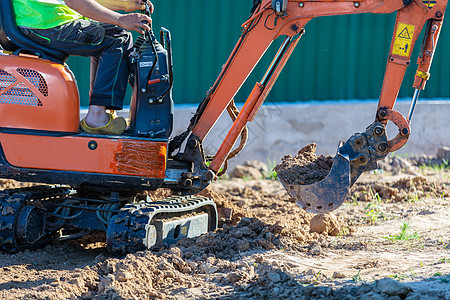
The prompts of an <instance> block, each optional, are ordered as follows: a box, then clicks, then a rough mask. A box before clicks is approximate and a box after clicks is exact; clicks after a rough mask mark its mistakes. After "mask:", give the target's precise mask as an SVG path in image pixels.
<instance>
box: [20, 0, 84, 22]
mask: <svg viewBox="0 0 450 300" xmlns="http://www.w3.org/2000/svg"><path fill="white" fill-rule="evenodd" d="M13 5H14V13H15V15H16V23H17V26H22V27H27V28H37V29H47V28H52V27H56V26H59V25H62V24H65V23H68V22H71V21H73V20H77V19H81V18H83V16H82V15H80V14H79V13H77V12H76V11H74V10H73V9H71V8H69V7H68V6H66V4H65V3H64V1H63V0H13Z"/></svg>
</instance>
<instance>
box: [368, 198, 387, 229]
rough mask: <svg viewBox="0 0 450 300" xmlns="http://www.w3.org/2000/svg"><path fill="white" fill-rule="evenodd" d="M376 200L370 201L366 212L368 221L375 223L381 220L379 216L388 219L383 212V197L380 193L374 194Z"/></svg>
mask: <svg viewBox="0 0 450 300" xmlns="http://www.w3.org/2000/svg"><path fill="white" fill-rule="evenodd" d="M373 197H374V198H375V200H374V201H372V202H370V203H369V204H368V205H367V206H366V207H365V208H364V210H365V212H366V221H369V222H370V223H375V222H377V221H378V220H379V218H383V219H386V217H385V216H384V215H383V213H382V212H381V197H380V195H379V194H378V193H376V194H375V195H374V196H373Z"/></svg>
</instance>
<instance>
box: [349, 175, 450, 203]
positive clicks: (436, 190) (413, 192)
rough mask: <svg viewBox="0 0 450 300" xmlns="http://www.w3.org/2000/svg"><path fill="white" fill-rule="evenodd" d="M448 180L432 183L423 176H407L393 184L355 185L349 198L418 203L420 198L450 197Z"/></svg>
mask: <svg viewBox="0 0 450 300" xmlns="http://www.w3.org/2000/svg"><path fill="white" fill-rule="evenodd" d="M449 183H450V180H449V181H448V182H447V183H445V182H432V181H429V180H428V179H427V178H425V177H423V176H407V177H403V178H401V179H398V180H395V181H394V182H387V183H383V182H379V183H375V184H374V183H357V184H355V186H353V187H352V189H351V192H350V194H351V196H350V198H352V199H355V200H357V201H373V200H376V199H377V198H380V200H383V201H394V202H402V201H409V202H414V201H418V200H419V199H421V198H430V197H434V198H445V197H450V185H449Z"/></svg>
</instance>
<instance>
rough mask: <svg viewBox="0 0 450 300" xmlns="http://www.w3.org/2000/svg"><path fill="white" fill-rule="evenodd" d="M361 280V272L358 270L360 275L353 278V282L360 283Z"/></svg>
mask: <svg viewBox="0 0 450 300" xmlns="http://www.w3.org/2000/svg"><path fill="white" fill-rule="evenodd" d="M361 280H362V278H361V270H358V274H356V275H353V276H352V281H354V282H360V281H361Z"/></svg>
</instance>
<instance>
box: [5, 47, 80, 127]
mask: <svg viewBox="0 0 450 300" xmlns="http://www.w3.org/2000/svg"><path fill="white" fill-rule="evenodd" d="M79 111H80V100H79V94H78V88H77V85H76V82H75V79H74V77H73V75H72V73H71V72H70V71H69V70H68V69H67V68H66V67H64V66H63V65H61V64H57V63H54V62H51V61H48V60H43V59H41V58H36V57H31V56H17V55H1V56H0V127H7V128H22V129H33V130H48V131H61V132H78V129H79V122H80V113H79Z"/></svg>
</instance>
